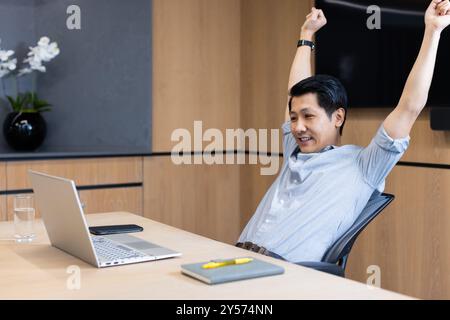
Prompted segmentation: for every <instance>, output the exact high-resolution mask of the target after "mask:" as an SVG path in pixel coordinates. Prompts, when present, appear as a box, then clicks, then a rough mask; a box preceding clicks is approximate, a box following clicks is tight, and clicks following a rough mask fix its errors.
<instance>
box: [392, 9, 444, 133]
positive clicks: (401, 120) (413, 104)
mask: <svg viewBox="0 0 450 320" xmlns="http://www.w3.org/2000/svg"><path fill="white" fill-rule="evenodd" d="M449 24H450V2H449V1H448V0H433V1H432V2H431V4H430V6H429V7H428V9H427V11H426V12H425V34H424V37H423V42H422V46H421V48H420V52H419V55H418V57H417V60H416V62H415V63H414V66H413V68H412V70H411V73H410V74H409V77H408V80H407V81H406V85H405V88H404V89H403V93H402V96H401V98H400V101H399V103H398V105H397V107H396V108H395V109H394V111H392V112H391V114H390V115H389V116H388V117H387V118H386V120H385V121H384V123H383V126H384V129H385V130H386V132H387V133H388V134H389V136H390V137H391V138H393V139H398V138H404V137H406V136H408V135H409V133H410V131H411V128H412V126H413V124H414V122H415V121H416V119H417V117H418V116H419V114H420V112H421V111H422V109H423V108H424V107H425V104H426V102H427V99H428V92H429V90H430V85H431V80H432V78H433V72H434V66H435V63H436V55H437V50H438V46H439V40H440V36H441V32H442V30H444V29H445V28H446V27H447V26H448V25H449Z"/></svg>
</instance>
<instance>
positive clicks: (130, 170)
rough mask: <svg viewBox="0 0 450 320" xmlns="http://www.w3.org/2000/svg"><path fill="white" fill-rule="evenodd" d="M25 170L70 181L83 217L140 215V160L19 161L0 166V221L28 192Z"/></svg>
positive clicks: (8, 214)
mask: <svg viewBox="0 0 450 320" xmlns="http://www.w3.org/2000/svg"><path fill="white" fill-rule="evenodd" d="M29 169H31V170H35V171H40V172H44V173H48V174H51V175H56V176H60V177H65V178H69V179H72V180H74V181H75V183H76V185H77V187H78V188H79V194H80V198H81V201H82V202H83V203H84V204H85V207H84V211H85V213H95V212H111V211H127V212H131V213H135V214H139V215H142V213H143V210H142V208H143V194H142V184H143V174H142V157H123V158H89V159H65V160H33V161H31V160H30V161H27V160H23V161H11V162H3V163H1V164H0V188H1V189H0V192H1V195H0V209H1V213H0V219H1V220H6V219H8V220H10V219H12V218H13V199H14V194H19V193H29V192H32V188H31V185H30V182H29V179H28V175H27V171H28V170H29ZM36 215H37V217H40V212H39V210H38V209H37V210H36Z"/></svg>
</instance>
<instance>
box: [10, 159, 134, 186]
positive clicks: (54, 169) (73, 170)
mask: <svg viewBox="0 0 450 320" xmlns="http://www.w3.org/2000/svg"><path fill="white" fill-rule="evenodd" d="M29 169H31V170H35V171H40V172H44V173H48V174H51V175H55V176H60V177H65V178H68V179H72V180H74V181H75V183H76V185H77V186H99V185H108V184H123V183H133V182H142V158H141V157H125V158H92V159H67V160H44V161H13V162H7V163H6V181H7V189H8V190H21V189H30V188H31V185H30V182H29V180H28V174H27V171H28V170H29Z"/></svg>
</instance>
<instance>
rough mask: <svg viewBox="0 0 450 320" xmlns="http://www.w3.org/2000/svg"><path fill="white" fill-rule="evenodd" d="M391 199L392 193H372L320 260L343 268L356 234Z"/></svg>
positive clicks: (392, 197) (392, 198)
mask: <svg viewBox="0 0 450 320" xmlns="http://www.w3.org/2000/svg"><path fill="white" fill-rule="evenodd" d="M393 200H394V196H393V195H392V194H387V193H379V192H375V193H374V194H372V196H371V197H370V199H369V201H368V202H367V204H366V206H365V207H364V209H363V210H362V211H361V213H360V215H359V216H358V218H357V219H356V221H355V222H354V223H353V225H352V226H351V227H350V229H348V230H347V231H346V232H345V233H344V234H343V235H342V236H341V237H340V238H339V239H337V240H336V242H335V243H334V244H333V245H332V246H331V247H330V248H329V249H328V250H327V252H325V254H324V256H323V258H322V262H328V263H333V264H338V265H340V266H341V267H342V268H343V269H344V270H345V266H346V264H347V258H348V254H349V253H350V250H351V249H352V246H353V243H354V242H355V240H356V238H357V237H358V235H359V234H360V233H361V231H363V230H364V228H365V227H366V226H367V225H368V224H369V223H370V222H371V221H372V220H373V219H374V218H375V217H376V216H377V215H378V214H379V213H380V212H381V211H383V209H384V208H386V207H387V206H388V205H389V203H391V202H392V201H393Z"/></svg>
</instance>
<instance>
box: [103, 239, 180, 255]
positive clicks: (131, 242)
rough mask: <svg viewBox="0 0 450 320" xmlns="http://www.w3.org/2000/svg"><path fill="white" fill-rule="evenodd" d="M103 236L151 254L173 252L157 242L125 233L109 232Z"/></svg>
mask: <svg viewBox="0 0 450 320" xmlns="http://www.w3.org/2000/svg"><path fill="white" fill-rule="evenodd" d="M103 237H105V238H108V239H111V240H114V241H117V242H120V243H122V244H126V245H127V246H130V247H132V248H134V249H136V250H139V251H141V252H144V253H146V254H149V255H152V256H159V255H166V254H169V253H172V252H173V251H172V250H169V249H166V248H163V247H161V246H159V245H157V244H154V243H151V242H148V241H146V240H142V239H140V238H137V237H133V236H130V235H127V234H110V235H107V236H103Z"/></svg>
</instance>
